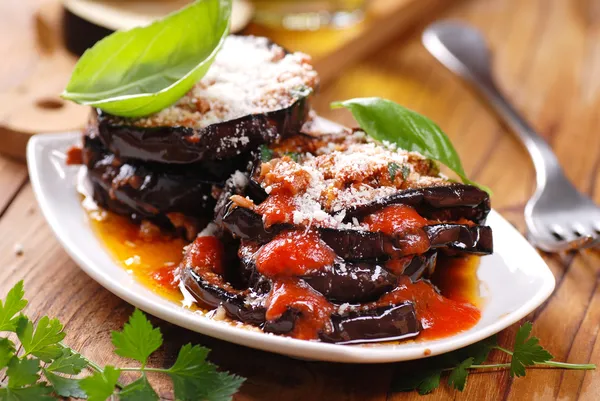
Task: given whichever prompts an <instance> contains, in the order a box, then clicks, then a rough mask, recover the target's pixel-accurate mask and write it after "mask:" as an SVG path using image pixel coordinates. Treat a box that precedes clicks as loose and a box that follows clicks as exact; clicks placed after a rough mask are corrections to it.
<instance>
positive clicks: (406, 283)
mask: <svg viewBox="0 0 600 401" xmlns="http://www.w3.org/2000/svg"><path fill="white" fill-rule="evenodd" d="M401 301H412V302H414V305H415V309H416V312H417V316H418V317H419V318H420V319H421V324H422V325H423V331H422V332H421V334H420V335H419V339H435V338H442V337H447V336H450V335H453V334H456V333H460V332H461V331H464V330H468V329H469V328H471V327H473V326H474V325H475V324H476V323H477V322H478V321H479V319H480V318H481V312H480V311H479V309H477V308H476V307H475V306H473V305H471V304H470V303H467V302H461V301H456V300H453V299H448V298H446V297H444V296H442V295H440V294H438V293H437V291H435V289H434V288H433V286H431V284H429V283H427V282H425V281H417V282H415V283H412V282H411V281H410V279H409V278H408V277H400V280H399V285H398V287H397V288H396V289H394V290H393V291H392V292H390V293H388V294H385V295H384V296H383V297H381V299H380V300H379V301H378V303H381V304H395V303H398V302H401Z"/></svg>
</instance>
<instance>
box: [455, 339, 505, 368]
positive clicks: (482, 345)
mask: <svg viewBox="0 0 600 401" xmlns="http://www.w3.org/2000/svg"><path fill="white" fill-rule="evenodd" d="M496 345H498V337H497V336H496V335H495V334H494V335H493V336H491V337H488V338H486V339H483V340H481V341H479V342H476V343H475V344H471V345H469V346H467V347H465V348H462V349H460V350H458V351H456V352H457V354H458V356H459V357H460V358H467V357H473V365H480V364H482V363H483V362H485V361H486V360H487V358H488V355H489V353H490V351H491V350H492V349H493V348H494V347H495V346H496Z"/></svg>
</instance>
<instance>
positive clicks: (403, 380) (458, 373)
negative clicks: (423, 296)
mask: <svg viewBox="0 0 600 401" xmlns="http://www.w3.org/2000/svg"><path fill="white" fill-rule="evenodd" d="M532 327H533V325H532V324H531V322H526V323H524V324H523V325H522V326H521V327H519V330H518V331H517V335H516V337H515V348H514V350H513V351H509V350H507V349H505V348H502V347H501V346H499V345H498V342H497V338H496V336H492V337H489V338H487V339H485V340H483V341H480V342H478V343H476V344H473V345H470V346H468V347H465V348H463V349H459V350H457V351H454V352H450V353H448V354H443V355H440V356H436V357H433V358H430V359H427V360H425V362H426V363H427V367H425V368H424V369H419V370H417V371H415V369H412V370H411V371H410V374H406V373H403V372H398V374H397V375H396V377H395V379H394V381H393V383H392V390H393V391H413V390H416V391H418V392H419V394H421V395H424V394H429V393H430V392H432V391H433V390H435V389H436V388H438V387H439V385H440V381H441V377H442V374H443V373H445V372H449V375H448V385H450V387H452V388H454V389H456V390H459V391H463V390H464V388H465V386H466V384H467V379H468V377H469V373H470V372H471V371H472V370H475V369H509V372H510V375H511V377H515V376H516V377H522V376H525V372H526V368H528V367H546V368H558V369H574V370H593V369H596V365H594V364H574V363H565V362H556V361H553V360H552V358H553V356H552V354H550V353H549V352H548V351H547V350H546V349H544V348H543V347H542V346H541V345H540V344H539V339H538V338H537V337H531V329H532ZM492 350H498V351H501V352H503V353H505V354H508V355H510V356H511V362H510V363H495V364H483V362H485V361H486V360H487V359H488V355H489V353H490V351H492Z"/></svg>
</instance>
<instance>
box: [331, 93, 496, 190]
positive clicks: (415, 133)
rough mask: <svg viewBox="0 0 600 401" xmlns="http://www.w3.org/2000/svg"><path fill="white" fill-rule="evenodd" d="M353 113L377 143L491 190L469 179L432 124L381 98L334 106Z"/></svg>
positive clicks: (450, 146)
mask: <svg viewBox="0 0 600 401" xmlns="http://www.w3.org/2000/svg"><path fill="white" fill-rule="evenodd" d="M331 107H332V108H334V109H338V108H342V107H345V108H347V109H349V110H350V111H351V112H352V115H353V116H354V118H355V119H356V121H358V124H359V125H360V127H361V128H362V129H363V130H364V131H365V132H366V133H367V134H368V135H369V136H371V137H372V138H374V139H376V140H378V141H388V142H391V143H394V144H396V145H397V146H398V147H399V148H401V149H404V150H408V151H413V152H419V153H421V154H422V155H423V156H425V157H428V158H430V159H434V160H437V161H439V162H441V163H442V164H444V165H446V166H448V167H449V168H450V169H451V170H452V171H454V172H455V173H456V174H457V175H458V176H459V177H460V178H461V179H462V181H463V182H464V183H465V184H470V185H475V186H477V187H479V188H481V189H483V190H484V191H486V192H488V193H490V190H489V188H487V187H485V186H483V185H479V184H477V183H475V182H473V181H471V180H469V179H468V178H467V175H466V173H465V170H464V168H463V166H462V163H461V161H460V157H459V156H458V153H457V152H456V149H454V146H452V142H450V139H448V137H447V136H446V134H444V133H443V132H442V130H441V129H440V127H438V126H437V125H436V124H435V123H434V122H433V121H431V120H430V119H428V118H427V117H425V116H423V115H421V114H419V113H416V112H414V111H412V110H409V109H407V108H406V107H403V106H400V105H399V104H397V103H394V102H392V101H391V100H387V99H381V98H378V97H370V98H356V99H350V100H345V101H342V102H334V103H332V104H331Z"/></svg>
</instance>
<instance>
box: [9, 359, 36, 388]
mask: <svg viewBox="0 0 600 401" xmlns="http://www.w3.org/2000/svg"><path fill="white" fill-rule="evenodd" d="M39 371H40V361H39V359H35V358H33V359H25V358H23V359H19V358H18V357H16V356H13V357H12V359H11V360H10V362H9V363H8V369H6V375H7V376H8V387H10V388H17V387H24V386H28V385H31V384H34V383H35V382H37V381H38V380H39V379H40V375H39V374H38V372H39Z"/></svg>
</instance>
